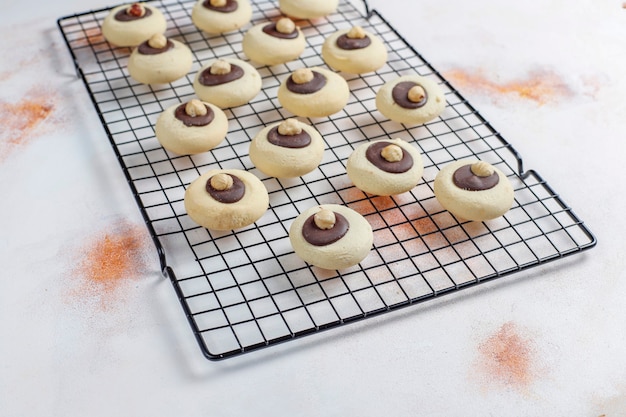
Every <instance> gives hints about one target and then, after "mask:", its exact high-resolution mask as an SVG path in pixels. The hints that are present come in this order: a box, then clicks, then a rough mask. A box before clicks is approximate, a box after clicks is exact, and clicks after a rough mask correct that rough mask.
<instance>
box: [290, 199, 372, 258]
mask: <svg viewBox="0 0 626 417" xmlns="http://www.w3.org/2000/svg"><path fill="white" fill-rule="evenodd" d="M329 212H330V213H332V214H329ZM316 216H317V218H316ZM340 216H341V217H340ZM320 226H321V227H320ZM289 240H290V241H291V246H292V247H293V249H294V251H295V252H296V255H298V256H299V257H300V258H302V260H304V261H305V262H307V263H309V264H311V265H314V266H317V267H319V268H323V269H345V268H349V267H351V266H354V265H356V264H358V263H359V262H361V261H362V260H363V259H365V258H366V257H367V255H368V254H369V252H370V250H371V249H372V244H373V242H374V234H373V232H372V227H371V226H370V224H369V223H368V221H367V220H365V218H364V217H363V216H362V215H361V214H359V213H358V212H356V211H354V210H352V209H351V208H348V207H345V206H341V205H338V204H324V205H320V206H314V207H311V208H309V209H307V210H305V211H304V212H303V213H301V214H300V215H299V216H298V217H296V219H295V220H294V221H293V223H292V224H291V227H290V228H289Z"/></svg>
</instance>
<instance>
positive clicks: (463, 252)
mask: <svg viewBox="0 0 626 417" xmlns="http://www.w3.org/2000/svg"><path fill="white" fill-rule="evenodd" d="M194 1H195V0H188V1H171V2H170V1H166V0H163V1H157V2H152V3H153V4H154V5H155V6H156V7H158V8H159V9H160V10H161V11H162V12H163V13H164V15H165V16H166V18H167V20H168V30H167V33H166V36H168V37H171V38H174V39H178V40H180V41H182V42H184V43H186V44H187V45H189V47H190V48H191V49H192V52H193V55H194V64H193V65H194V66H193V68H192V70H191V72H190V73H189V74H188V75H187V76H186V77H184V78H183V79H181V80H179V81H176V82H174V83H172V84H167V85H160V86H152V87H151V86H146V85H141V84H138V83H137V82H135V81H133V80H132V79H131V78H130V77H129V76H128V73H127V71H126V63H127V60H128V56H129V54H130V49H129V48H116V47H112V46H111V45H110V44H109V43H107V42H106V41H105V40H104V38H103V37H102V34H101V32H100V24H101V22H102V20H103V19H104V17H105V16H106V15H107V14H108V12H109V10H110V9H101V10H95V11H90V12H86V13H81V14H76V15H72V16H67V17H62V18H60V19H58V22H57V23H58V26H59V29H60V30H61V32H62V34H63V37H64V39H65V42H66V43H67V46H68V49H69V51H70V53H71V56H72V58H73V60H74V63H75V66H76V71H77V73H78V76H79V77H80V78H81V79H82V81H83V82H84V84H85V87H86V89H87V92H88V93H89V96H90V97H91V100H92V102H93V104H94V106H95V109H96V111H97V113H98V115H99V117H100V121H101V123H102V126H103V127H104V129H105V131H106V133H107V135H108V138H109V140H110V142H111V145H112V148H113V150H114V152H115V154H116V156H117V158H118V160H119V163H120V165H121V168H122V170H123V172H124V174H125V176H126V179H127V181H128V184H129V186H130V189H131V191H132V194H133V195H134V197H135V199H136V201H137V204H138V206H139V208H140V211H141V213H142V216H143V218H144V220H145V223H146V226H147V228H148V230H149V232H150V234H151V236H152V238H153V240H154V243H155V246H156V249H157V251H158V253H159V258H160V262H161V267H162V270H163V272H164V273H165V274H166V275H167V276H168V277H169V278H170V280H171V282H172V284H173V287H174V289H175V291H176V294H177V296H178V298H179V300H180V303H181V306H182V308H183V310H184V312H185V314H186V316H187V319H188V321H189V324H190V325H191V329H192V331H193V334H194V336H195V338H196V340H197V342H198V344H199V346H200V348H201V350H202V352H203V354H204V355H205V356H206V357H207V358H208V359H211V360H218V359H224V358H228V357H233V356H236V355H239V354H243V353H247V352H252V351H255V350H257V349H260V348H265V347H268V346H272V345H275V344H278V343H281V342H285V341H290V340H294V339H297V338H300V337H302V336H305V335H310V334H314V333H318V332H321V331H322V330H326V329H331V328H336V327H339V326H343V325H346V324H349V323H352V322H356V321H358V320H362V319H365V318H368V317H374V316H377V315H379V314H382V313H387V312H390V311H394V310H397V309H399V308H402V307H406V306H410V305H414V304H417V303H419V302H424V301H428V300H432V299H434V298H436V297H439V296H441V295H444V294H451V293H455V292H457V291H459V290H461V289H464V288H469V287H471V286H474V285H477V284H480V283H483V282H487V281H490V280H493V279H496V278H500V277H503V276H507V275H510V274H511V273H514V272H517V271H521V270H524V269H527V268H530V267H533V266H537V265H540V264H543V263H546V262H549V261H553V260H557V259H561V258H563V257H565V256H568V255H572V254H576V253H579V252H581V251H583V250H586V249H589V248H591V247H593V246H595V244H596V239H595V237H594V236H593V234H592V233H591V231H590V230H588V228H587V227H586V226H585V225H584V224H583V222H582V221H581V220H579V218H578V217H577V216H576V215H575V214H574V213H573V211H572V209H571V208H570V207H568V205H567V204H565V203H564V202H563V200H562V199H561V198H560V197H559V196H558V195H557V193H556V192H555V191H554V190H553V189H552V188H551V187H550V186H549V185H548V184H547V183H546V181H545V180H544V179H543V178H542V177H541V176H540V175H539V174H538V173H537V172H535V171H534V170H524V167H523V163H522V159H521V157H520V156H519V155H518V153H517V152H516V151H515V149H514V148H513V147H512V146H511V145H510V144H509V143H508V142H507V141H506V140H505V139H504V138H503V137H502V136H501V135H500V134H499V133H498V132H497V131H496V130H494V129H493V127H492V126H491V125H490V124H489V123H488V122H487V121H486V120H485V119H484V118H483V117H481V115H480V114H479V113H478V112H477V111H476V110H475V109H474V108H473V107H472V106H471V105H470V103H468V102H467V101H466V100H465V99H464V98H463V97H462V96H461V95H460V94H459V93H458V92H457V91H456V90H455V89H454V88H453V87H452V86H451V85H450V84H449V83H448V82H447V81H446V80H445V79H444V77H443V76H442V75H441V74H439V73H438V72H437V71H436V70H435V69H434V68H433V67H432V66H431V65H430V64H429V63H428V62H427V61H426V60H425V59H424V58H423V57H422V56H421V55H420V54H419V53H418V52H417V51H416V50H415V49H414V48H412V47H411V46H410V45H409V44H408V43H407V42H406V41H405V40H404V39H403V38H402V36H401V35H400V34H399V33H397V32H396V30H395V29H394V28H393V27H391V26H390V25H389V23H388V22H387V21H386V20H385V19H384V18H383V17H382V16H381V15H380V14H379V13H378V12H377V11H375V10H370V9H369V7H368V5H367V3H366V2H364V1H363V2H362V3H359V4H352V3H349V2H346V1H342V2H340V5H339V9H338V11H337V13H334V14H332V15H331V16H329V17H327V18H324V19H317V20H315V21H313V22H311V21H299V22H298V25H299V26H300V27H301V29H302V31H303V32H304V34H305V35H306V38H307V43H308V45H307V48H306V50H305V52H304V53H303V54H302V56H301V57H300V59H298V60H296V61H293V62H290V63H287V64H285V65H277V66H272V67H267V66H258V65H256V68H257V69H258V71H259V73H260V74H261V76H262V78H263V90H262V92H261V93H260V94H259V95H258V96H257V97H256V98H254V99H253V100H252V101H251V102H250V103H249V104H247V105H244V106H240V107H236V108H232V109H228V110H226V115H227V116H228V118H229V133H228V136H227V139H226V141H225V142H223V143H222V144H221V145H220V146H218V147H217V148H215V149H213V150H212V151H210V152H207V153H204V154H200V155H195V156H177V155H174V154H170V153H168V152H166V151H164V150H163V148H161V146H160V145H159V143H158V141H157V140H156V138H155V136H154V129H153V126H154V123H155V121H156V118H157V117H158V115H159V114H160V112H161V111H162V110H164V109H165V108H167V107H169V106H171V105H174V104H177V103H180V102H182V101H186V100H189V99H191V98H193V97H194V91H193V88H192V81H193V77H194V75H195V73H196V71H197V70H198V69H199V68H200V67H201V65H202V63H203V62H206V61H207V60H210V59H213V58H219V57H236V58H239V59H244V60H246V57H245V55H244V54H243V53H242V52H241V39H242V36H243V31H235V32H231V33H227V34H225V35H208V34H205V33H202V32H201V31H199V30H197V29H196V28H195V26H194V25H193V24H192V22H191V18H190V14H191V7H192V6H193V3H194ZM252 6H253V18H252V24H254V23H258V22H262V21H266V20H270V19H275V18H277V17H278V16H280V12H279V10H278V7H277V2H275V1H269V0H258V1H254V2H253V4H252ZM352 25H360V26H362V27H363V28H365V29H366V30H368V31H370V32H372V33H374V34H375V35H377V36H379V37H380V38H381V39H382V40H384V42H385V44H386V45H387V49H388V51H389V59H388V62H387V64H386V65H385V66H384V67H383V68H382V69H380V70H379V71H377V72H376V73H370V74H364V75H362V76H349V75H346V74H342V75H343V76H344V77H345V78H346V80H347V81H348V84H349V86H350V89H351V96H350V100H349V103H348V105H347V106H346V107H345V109H344V110H343V111H341V112H339V113H337V114H335V115H332V116H330V117H327V118H315V119H306V121H307V122H308V123H311V124H312V125H314V126H315V127H316V128H317V129H318V130H319V131H320V133H321V134H322V135H323V137H324V140H325V144H326V149H325V153H324V158H323V161H322V163H321V165H320V166H319V168H318V169H317V170H315V171H313V172H311V173H310V174H307V175H305V176H303V177H301V178H296V179H287V180H278V179H275V178H271V177H267V176H265V175H264V174H263V173H261V172H260V171H258V170H257V169H256V168H255V167H254V166H253V164H252V163H251V162H250V159H249V156H248V146H249V142H250V140H251V138H253V137H254V135H255V134H256V133H257V132H258V131H259V130H261V129H262V128H263V127H264V126H265V125H267V124H270V123H273V122H277V121H280V120H283V119H284V118H287V117H291V116H292V115H291V114H290V113H289V112H287V111H286V110H284V109H282V108H281V106H280V104H279V103H278V101H277V99H276V91H277V89H278V86H279V84H280V82H281V80H282V79H284V78H285V77H286V76H288V75H289V74H290V73H291V71H293V70H294V69H296V68H299V67H302V66H315V65H324V62H323V60H322V59H321V57H320V50H321V45H322V43H323V41H324V39H325V37H326V36H328V35H329V34H331V33H333V32H334V31H336V30H338V29H343V28H347V27H350V26H352ZM246 28H247V27H244V28H243V30H244V31H245V29H246ZM415 73H417V74H420V75H422V76H426V77H430V78H431V79H433V80H435V81H436V82H437V83H439V84H440V85H441V87H442V88H443V89H444V91H445V95H446V100H447V103H448V105H447V107H446V109H445V111H444V112H443V113H442V114H441V116H440V117H439V118H437V119H435V120H433V121H431V122H429V123H427V124H425V125H422V126H417V127H407V126H404V125H401V124H398V123H395V122H391V121H388V120H386V119H385V118H384V117H383V116H382V115H381V114H380V113H378V112H377V110H376V105H375V94H376V91H377V90H378V88H379V87H380V86H382V84H384V83H385V82H386V81H388V80H391V79H393V78H395V77H397V76H399V75H405V74H415ZM396 137H398V138H402V139H404V140H406V141H407V142H410V143H411V144H413V145H414V146H416V147H417V148H418V149H419V150H420V151H421V152H422V154H423V159H424V166H425V169H424V177H423V180H422V182H420V184H419V185H418V186H417V187H415V188H414V189H413V190H412V191H411V192H407V193H404V194H401V195H398V196H393V197H376V196H370V195H366V194H364V193H362V192H361V191H359V190H358V189H356V188H355V187H353V186H352V184H351V182H350V181H349V179H348V177H347V175H346V171H345V162H346V160H347V158H348V156H349V155H350V153H351V152H352V150H353V149H354V148H356V147H357V146H359V145H360V144H362V143H364V142H366V141H371V140H376V139H383V138H396ZM466 157H472V158H479V159H481V160H485V161H488V162H489V163H491V164H492V165H495V166H497V167H498V168H499V169H500V170H502V171H503V172H504V173H505V174H506V175H507V177H508V178H509V179H510V181H511V182H512V184H513V186H514V189H515V202H514V205H513V207H512V209H511V210H510V211H509V212H508V213H507V214H506V215H505V216H503V217H501V218H499V219H495V220H493V221H489V222H484V223H483V222H467V221H462V220H460V219H457V218H455V217H454V216H452V215H451V214H449V213H448V212H447V211H445V210H443V209H442V208H441V206H440V205H439V204H438V202H437V200H436V199H435V197H434V194H433V180H434V178H435V175H436V174H437V172H438V171H439V169H440V168H441V167H443V166H444V165H446V164H447V163H449V162H451V161H453V160H457V159H461V158H466ZM213 168H237V169H244V170H248V171H251V172H253V173H254V174H255V175H257V176H258V177H259V178H260V179H261V180H262V181H263V183H264V184H265V186H266V187H267V189H268V191H269V195H270V208H269V210H268V212H267V213H266V214H265V215H264V216H263V217H262V218H261V219H260V220H259V221H258V222H256V223H255V224H253V225H251V226H249V227H246V228H243V229H240V230H236V231H230V232H215V231H211V230H207V229H205V228H202V227H199V226H198V225H196V224H195V223H194V222H193V221H191V220H190V219H189V217H188V216H187V215H186V213H185V210H184V206H183V195H184V191H185V188H186V186H188V185H189V183H190V182H191V181H193V180H194V179H195V178H196V177H197V176H198V175H199V174H200V173H202V172H205V171H206V170H208V169H213ZM326 203H337V204H343V205H346V206H349V207H351V208H353V209H355V210H356V211H358V212H359V213H361V214H362V215H363V216H365V218H366V219H367V220H368V221H369V223H370V224H371V225H372V228H373V230H374V247H373V249H372V251H371V253H370V255H369V256H368V257H367V258H366V259H365V260H364V261H363V262H361V263H360V264H359V265H357V266H355V267H353V268H350V269H346V270H341V271H328V270H322V269H318V268H315V267H312V266H310V265H307V264H306V263H304V262H303V261H302V260H300V259H299V258H298V257H297V256H296V255H295V254H294V252H293V250H292V248H291V246H290V243H289V239H288V230H289V226H290V224H291V222H292V221H293V220H294V218H295V217H296V216H297V215H298V214H299V213H300V212H302V211H303V210H305V209H307V208H309V207H311V206H312V205H317V204H326Z"/></svg>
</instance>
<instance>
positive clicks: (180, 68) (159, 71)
mask: <svg viewBox="0 0 626 417" xmlns="http://www.w3.org/2000/svg"><path fill="white" fill-rule="evenodd" d="M157 39H158V41H157ZM162 45H163V46H162ZM192 65H193V56H192V54H191V50H190V49H189V48H188V47H187V45H185V44H183V43H181V42H179V41H177V40H174V39H166V38H165V37H164V36H163V35H161V34H157V35H153V36H152V37H151V38H150V39H148V40H147V41H144V42H142V43H141V44H140V45H139V46H138V47H137V48H135V49H133V52H132V53H131V54H130V57H129V58H128V73H129V75H130V76H131V77H132V78H133V79H134V80H136V81H138V82H140V83H143V84H167V83H171V82H172V81H176V80H178V79H179V78H182V77H184V76H185V75H186V74H187V73H188V72H189V70H190V69H191V66H192Z"/></svg>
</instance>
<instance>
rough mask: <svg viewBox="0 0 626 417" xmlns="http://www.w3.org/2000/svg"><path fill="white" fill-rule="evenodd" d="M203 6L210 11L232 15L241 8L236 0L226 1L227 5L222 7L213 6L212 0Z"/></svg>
mask: <svg viewBox="0 0 626 417" xmlns="http://www.w3.org/2000/svg"><path fill="white" fill-rule="evenodd" d="M202 5H203V6H204V7H206V8H207V9H209V10H214V11H216V12H220V13H232V12H234V11H235V10H237V8H238V7H239V4H237V1H236V0H226V4H225V5H224V6H221V7H217V6H213V5H211V0H205V1H204V3H202Z"/></svg>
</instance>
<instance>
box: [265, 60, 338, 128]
mask: <svg viewBox="0 0 626 417" xmlns="http://www.w3.org/2000/svg"><path fill="white" fill-rule="evenodd" d="M277 96H278V101H279V102H280V104H281V105H282V106H283V107H284V108H285V109H287V110H288V111H290V112H291V113H293V114H295V115H296V116H301V117H325V116H329V115H331V114H334V113H337V112H339V111H340V110H341V109H343V108H344V107H345V106H346V104H347V103H348V99H349V98H350V89H349V88H348V83H347V82H346V80H344V79H343V78H342V77H341V76H340V75H338V74H337V73H335V72H332V71H329V70H327V69H324V68H320V67H313V68H300V69H297V70H295V71H294V72H293V74H291V75H290V76H289V77H287V78H286V79H285V80H283V82H282V83H281V85H280V87H278V93H277Z"/></svg>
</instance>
